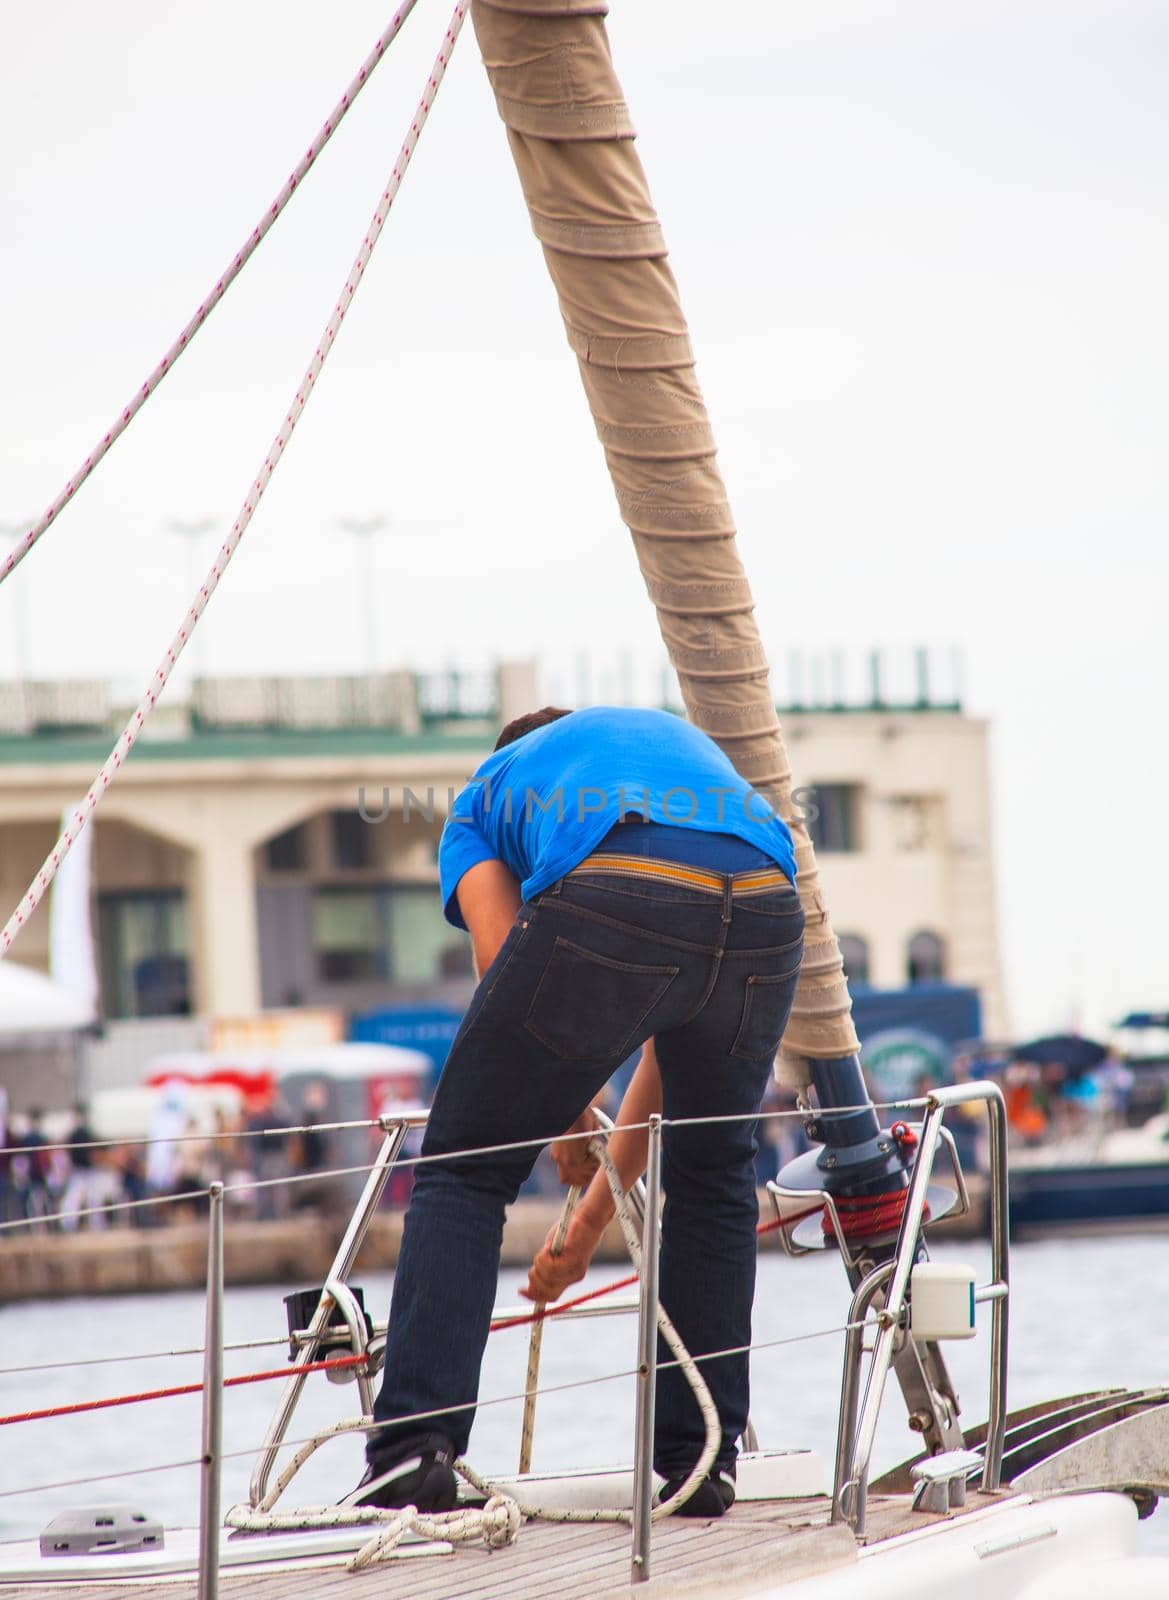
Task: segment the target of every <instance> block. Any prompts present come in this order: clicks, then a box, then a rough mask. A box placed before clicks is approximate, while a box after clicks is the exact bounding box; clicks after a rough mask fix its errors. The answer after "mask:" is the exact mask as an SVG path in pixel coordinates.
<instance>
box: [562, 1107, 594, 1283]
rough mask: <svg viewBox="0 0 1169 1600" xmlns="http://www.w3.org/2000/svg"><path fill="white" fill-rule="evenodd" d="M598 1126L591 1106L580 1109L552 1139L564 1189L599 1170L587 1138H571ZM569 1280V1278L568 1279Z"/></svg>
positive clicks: (584, 1181) (583, 1184)
mask: <svg viewBox="0 0 1169 1600" xmlns="http://www.w3.org/2000/svg"><path fill="white" fill-rule="evenodd" d="M599 1127H600V1123H599V1122H598V1121H597V1117H596V1114H595V1112H594V1111H593V1108H592V1106H589V1108H588V1109H587V1111H582V1112H581V1114H580V1116H579V1117H577V1119H576V1121H575V1122H574V1123H573V1125H572V1127H571V1128H567V1129H565V1132H564V1135H563V1137H562V1138H560V1139H553V1141H552V1144H551V1146H550V1151H551V1155H552V1159H553V1161H554V1162H555V1163H556V1176H557V1177H558V1178H559V1179H560V1181H561V1183H562V1184H564V1186H565V1188H566V1189H569V1188H572V1187H573V1186H574V1185H575V1187H576V1188H578V1189H583V1188H585V1187H586V1186H587V1185H588V1183H589V1181H590V1180H591V1178H592V1177H593V1175H594V1173H596V1172H598V1171H599V1170H600V1162H599V1161H598V1160H597V1158H596V1156H595V1155H593V1154H592V1153H591V1151H590V1150H589V1140H588V1139H582V1138H579V1137H578V1138H573V1137H571V1135H573V1134H577V1135H579V1134H582V1133H595V1132H596V1130H597V1129H598V1128H599ZM570 1281H571V1280H570Z"/></svg>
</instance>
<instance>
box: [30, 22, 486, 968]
mask: <svg viewBox="0 0 1169 1600" xmlns="http://www.w3.org/2000/svg"><path fill="white" fill-rule="evenodd" d="M469 5H470V0H459V4H458V5H456V7H455V11H454V15H453V17H452V18H451V22H450V25H449V26H448V28H447V31H446V34H445V36H444V39H443V43H442V47H441V48H440V50H439V53H438V56H437V58H436V59H435V63H434V67H433V69H432V70H431V74H430V77H429V79H428V80H427V85H426V88H425V89H424V90H423V92H422V99H421V100H420V101H419V104H418V109H417V110H416V111H415V113H414V120H413V122H412V123H411V124H410V128H409V131H408V132H407V134H406V137H405V139H404V140H403V142H402V148H401V150H400V151H399V152H398V159H397V161H396V162H395V163H394V168H393V171H392V172H391V174H390V179H389V182H388V183H387V184H386V187H385V190H384V192H383V194H382V197H381V199H380V200H379V201H378V205H377V210H376V211H375V212H374V215H373V220H372V221H371V223H370V225H369V230H368V232H367V233H366V235H365V238H364V239H363V240H362V243H361V249H360V250H359V251H358V253H357V258H356V260H355V261H354V263H353V266H352V268H351V269H350V272H349V277H348V279H347V280H346V283H345V287H344V288H343V289H342V291H341V297H340V299H339V300H338V301H337V304H336V305H335V306H334V308H333V314H332V316H331V317H330V318H329V321H328V323H327V324H326V326H325V331H324V334H323V335H322V337H321V342H320V344H319V345H318V347H317V350H316V352H315V354H314V355H313V358H312V360H311V361H310V363H309V366H308V370H307V371H306V373H305V375H304V377H303V378H302V380H301V384H300V388H299V389H298V390H297V392H296V397H295V399H294V400H293V403H292V406H291V408H290V410H289V412H288V415H287V416H286V417H285V419H284V423H283V426H282V427H281V429H280V432H279V433H278V434H277V435H276V438H275V440H274V441H273V443H272V445H271V447H270V448H269V451H268V455H267V457H266V459H265V461H264V465H263V467H262V468H261V469H260V472H259V475H258V476H257V478H256V481H255V482H254V483H253V485H252V487H251V490H250V491H249V494H248V498H247V499H246V500H245V501H244V506H243V510H242V511H241V512H240V514H239V516H238V517H237V518H236V520H235V522H234V524H233V525H232V529H231V532H230V533H229V534H228V536H227V538H226V540H225V541H224V543H223V545H222V546H221V547H220V551H219V555H218V556H217V557H216V559H215V561H214V563H213V564H212V567H211V571H210V572H209V573H208V574H207V576H206V578H205V579H204V580H203V583H202V586H201V587H200V589H199V592H198V594H197V595H196V596H195V598H194V600H193V602H192V604H191V609H190V611H189V612H188V613H187V615H186V616H185V617H184V618H183V622H182V625H181V626H180V628H179V631H178V633H177V634H176V635H175V637H174V638H173V639H172V640H171V643H170V646H169V648H168V649H167V652H166V655H165V656H164V658H163V660H162V661H161V662H160V664H159V666H158V667H157V669H156V670H155V674H154V677H153V679H152V680H151V683H150V687H149V688H148V689H147V690H146V693H145V695H143V697H142V699H141V701H140V702H139V704H138V708H137V710H136V711H135V712H134V714H133V716H132V717H131V718H130V721H129V722H128V723H127V724H126V726H125V728H124V729H123V730H122V735H121V738H120V739H119V740H118V742H117V744H116V745H115V746H114V748H113V751H112V752H111V754H110V756H109V759H108V760H107V761H106V763H105V765H104V766H103V767H102V769H101V771H100V772H99V773H98V774H97V777H96V778H95V779H94V781H93V784H92V786H91V787H90V789H89V792H88V793H87V794H86V796H85V798H84V800H82V801H81V803H80V804H79V805H78V807H77V810H76V811H75V812H74V814H73V820H72V822H71V823H70V824H69V826H68V827H67V828H66V829H65V831H64V832H63V833H62V835H61V837H60V838H59V839H58V840H57V842H56V844H55V845H54V846H53V848H52V850H51V851H50V852H49V854H48V855H47V856H46V857H45V860H44V862H43V863H42V865H41V868H40V870H39V871H38V873H37V875H36V877H35V878H34V879H33V881H32V883H31V884H30V885H29V888H28V890H27V891H26V893H25V895H24V897H23V899H22V900H21V902H20V904H19V905H18V906H17V908H16V910H15V911H14V912H13V913H12V915H11V917H9V919H8V921H7V923H6V924H5V926H4V928H3V930H0V958H2V957H3V956H4V955H6V954H7V952H8V951H9V949H11V947H12V943H13V941H14V940H15V938H16V936H17V935H18V934H19V932H20V930H21V929H22V928H23V927H24V925H25V923H26V922H27V920H28V918H29V916H30V915H31V914H32V912H33V911H35V910H36V908H37V906H38V905H39V904H40V901H41V899H42V897H43V895H44V893H45V891H46V890H47V889H48V887H49V884H50V883H51V882H52V881H53V878H54V876H55V875H56V872H57V868H58V867H59V866H60V865H61V862H62V861H63V860H64V859H65V857H66V856H67V855H68V853H69V851H70V850H71V849H72V847H73V843H74V841H75V839H76V838H77V836H78V834H79V833H80V832H81V830H82V828H84V827H85V824H86V823H87V822H88V821H89V819H90V817H91V816H92V815H93V813H94V811H95V810H96V809H97V805H98V802H99V801H100V799H101V797H102V795H104V794H105V792H106V790H107V789H108V788H109V786H110V784H111V783H112V782H113V780H114V777H115V776H116V774H117V772H118V771H119V770H120V768H121V765H122V762H123V761H124V760H125V758H126V757H127V756H128V755H129V753H130V751H131V750H132V749H133V747H134V742H135V740H136V739H137V738H138V735H139V734H140V733H141V731H142V728H143V726H144V724H145V722H146V719H147V717H148V716H149V715H150V713H151V712H152V711H153V710H154V707H155V704H156V702H157V700H158V696H159V695H160V694H161V693H162V690H163V688H164V687H165V686H166V681H167V679H168V678H169V677H170V674H171V671H172V669H173V668H174V665H175V662H176V661H177V660H178V658H179V656H180V655H181V653H182V651H183V647H184V646H185V645H186V643H187V640H188V639H189V638H190V636H191V632H192V630H193V629H194V627H195V624H196V623H197V622H198V620H199V618H200V616H201V615H202V614H203V609H204V607H205V606H206V604H207V602H208V600H209V599H210V598H211V595H212V594H213V593H214V591H215V589H216V587H217V585H218V583H219V580H220V578H221V577H222V576H223V574H224V572H225V571H226V570H227V564H228V562H229V561H230V560H231V558H232V556H233V555H234V554H235V551H236V548H237V547H238V545H239V542H240V540H241V539H242V538H243V536H244V532H245V531H246V529H247V526H248V524H249V523H250V522H251V520H252V516H253V513H254V512H255V509H256V507H257V505H259V503H260V497H261V495H262V494H263V493H264V490H265V489H266V488H267V486H268V483H269V481H270V479H271V477H272V474H273V472H274V471H275V470H276V465H277V463H278V462H279V460H280V457H281V456H282V455H283V454H284V448H285V446H286V444H287V443H288V440H289V439H290V438H291V436H292V430H293V429H294V428H295V427H296V424H297V421H298V419H299V417H300V414H301V412H302V411H303V410H304V406H305V402H306V401H307V399H308V397H309V395H310V394H311V393H312V390H313V385H314V384H315V383H316V381H317V377H318V375H319V374H320V371H321V368H322V366H323V365H324V362H325V357H326V356H327V355H328V353H329V351H330V350H331V349H332V346H333V341H334V340H335V338H336V337H337V331H338V329H339V328H340V326H341V323H342V321H343V320H344V317H345V313H346V311H347V310H348V309H349V303H350V301H351V300H352V298H353V295H354V294H355V292H356V290H357V286H358V284H359V283H360V282H361V278H362V275H363V274H364V272H365V268H366V265H367V263H368V261H369V258H370V255H371V254H372V252H373V247H374V245H375V244H376V242H377V238H378V235H379V234H380V233H381V231H382V227H383V225H384V223H385V220H386V217H387V216H388V215H389V211H390V207H391V206H392V205H393V203H394V197H395V196H396V194H397V192H398V189H399V188H400V186H401V183H402V178H403V177H404V175H405V173H406V169H407V167H408V166H409V165H410V157H411V156H412V155H413V154H414V148H415V146H416V145H417V143H418V138H419V135H420V134H421V132H422V129H423V127H424V126H425V124H426V119H427V116H428V115H429V113H430V108H431V105H432V104H433V103H434V96H435V94H437V92H438V87H439V84H440V83H441V82H442V79H443V74H444V73H445V72H446V66H447V62H448V60H449V59H450V52H451V50H452V49H453V48H454V44H455V40H456V39H457V38H458V35H459V29H460V28H461V27H462V25H463V18H464V17H465V16H466V14H467V8H468V6H469Z"/></svg>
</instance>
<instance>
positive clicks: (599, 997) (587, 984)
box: [524, 938, 679, 1065]
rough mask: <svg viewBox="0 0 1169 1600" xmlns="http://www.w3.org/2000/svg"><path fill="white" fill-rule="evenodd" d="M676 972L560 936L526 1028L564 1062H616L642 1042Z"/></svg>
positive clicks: (533, 999) (526, 1020) (533, 1000)
mask: <svg viewBox="0 0 1169 1600" xmlns="http://www.w3.org/2000/svg"><path fill="white" fill-rule="evenodd" d="M678 972H679V968H678V967H649V966H642V965H640V964H638V963H635V962H632V961H615V960H613V959H612V957H610V956H602V955H598V954H597V952H596V951H595V950H586V949H585V948H584V947H583V946H582V945H578V944H573V943H572V942H571V941H570V940H568V939H561V938H558V939H557V940H556V943H555V945H554V946H553V948H552V954H551V955H550V956H549V957H548V961H547V964H546V966H545V967H544V971H543V972H542V973H541V975H540V981H539V983H538V984H537V985H536V990H535V993H534V994H533V995H532V1003H531V1005H530V1006H529V1007H528V1014H527V1016H526V1017H525V1018H524V1027H525V1028H526V1029H527V1031H528V1032H529V1033H531V1034H534V1035H535V1037H536V1038H537V1039H539V1040H540V1042H541V1044H543V1045H546V1046H547V1048H548V1049H549V1050H551V1051H552V1052H553V1053H554V1054H555V1055H557V1056H559V1057H561V1058H562V1059H563V1060H566V1061H597V1062H604V1061H612V1062H613V1063H614V1065H616V1064H617V1063H618V1062H621V1061H623V1060H624V1059H625V1057H626V1056H627V1055H628V1054H629V1052H630V1050H631V1049H632V1048H633V1046H634V1045H635V1044H638V1043H640V1042H641V1040H640V1038H639V1037H638V1031H639V1029H640V1028H641V1026H642V1024H643V1023H644V1022H645V1019H646V1018H647V1017H648V1016H649V1015H650V1013H651V1012H652V1011H653V1010H654V1009H655V1008H656V1007H657V1005H658V1004H659V1002H660V1001H661V999H662V997H663V996H664V995H665V992H666V990H667V989H668V988H669V987H670V985H671V983H673V981H674V979H675V978H676V977H677V976H678ZM642 1037H644V1035H643V1036H642Z"/></svg>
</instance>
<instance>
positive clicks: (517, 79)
mask: <svg viewBox="0 0 1169 1600" xmlns="http://www.w3.org/2000/svg"><path fill="white" fill-rule="evenodd" d="M607 10H608V7H607V5H605V4H603V3H601V0H473V4H472V7H471V15H472V19H473V21H474V25H475V32H476V34H477V36H478V40H479V47H480V49H481V51H482V53H483V60H484V63H485V65H486V67H487V73H488V77H489V78H490V80H491V85H492V88H493V89H494V91H495V99H496V105H497V107H498V109H499V113H500V116H501V117H502V119H503V121H504V123H505V125H506V127H507V133H508V140H509V142H510V144H511V151H512V155H513V157H514V159H515V163H516V167H517V169H518V171H519V176H520V182H521V184H522V186H523V191H524V198H525V200H526V201H527V204H528V211H529V214H530V217H531V220H532V227H533V230H534V232H535V234H536V237H537V238H538V239H539V240H540V242H541V244H542V246H543V250H544V257H545V260H546V261H547V263H548V270H549V272H550V273H551V275H552V280H553V282H554V284H555V286H556V292H557V294H558V295H559V297H560V309H561V312H562V314H563V317H564V322H565V326H566V328H567V331H568V340H569V344H570V346H571V347H572V349H573V351H574V352H575V354H576V357H577V361H578V364H579V367H580V373H581V378H582V380H583V382H584V387H585V392H586V394H587V396H588V401H589V405H590V407H591V409H592V413H593V419H594V421H595V423H596V428H597V434H598V437H599V438H600V441H601V444H602V446H603V448H604V451H605V459H606V461H607V463H608V466H609V472H610V474H611V476H612V479H613V487H614V489H615V491H616V494H617V503H618V506H619V507H620V510H621V515H622V518H623V519H624V521H625V522H626V524H627V525H628V527H629V531H630V533H631V534H632V536H633V542H634V545H635V547H636V550H637V558H638V561H639V562H640V565H641V570H642V574H643V576H644V578H645V583H646V588H647V589H648V591H649V595H650V599H651V600H652V601H653V604H654V606H655V607H656V609H657V613H658V622H659V625H660V627H661V631H662V638H663V639H664V640H665V643H666V648H667V650H668V651H669V654H670V660H671V662H672V663H673V666H674V670H675V671H676V672H677V675H678V682H679V685H680V686H681V690H682V696H683V699H684V701H685V704H686V709H687V712H688V714H689V717H690V720H691V721H692V722H693V723H694V724H695V725H696V726H697V727H699V728H702V729H703V730H704V731H705V732H706V733H709V734H710V735H711V737H712V738H713V739H715V740H716V742H717V743H718V744H719V745H721V746H722V748H723V749H724V750H725V751H726V753H727V754H728V756H729V757H730V758H731V760H732V761H733V762H734V764H735V766H736V767H737V768H738V770H739V771H740V772H741V773H742V774H743V776H744V777H745V778H747V779H748V780H749V781H750V782H751V783H753V784H754V785H755V786H756V787H757V788H759V789H761V790H763V791H765V792H766V793H768V794H769V795H770V796H771V797H772V798H773V800H774V802H775V803H776V804H777V805H778V808H779V810H780V811H781V812H782V814H783V815H784V816H785V817H786V818H787V820H788V822H789V824H790V826H791V829H792V834H793V838H794V840H795V847H796V861H797V864H798V868H799V891H800V899H801V901H802V903H803V907H804V912H805V915H806V917H807V929H806V935H805V953H804V963H803V967H802V969H801V972H800V981H799V986H798V988H797V990H796V997H795V1003H794V1005H793V1008H792V1015H791V1020H790V1022H789V1024H788V1029H787V1033H786V1035H785V1037H784V1058H785V1071H784V1074H783V1075H784V1077H785V1078H786V1079H787V1080H788V1081H789V1082H793V1083H799V1082H802V1081H804V1073H803V1070H802V1069H801V1067H800V1065H799V1063H800V1062H801V1061H803V1060H804V1059H805V1058H807V1057H817V1058H820V1059H831V1058H833V1057H836V1056H846V1055H849V1054H850V1053H851V1052H853V1051H854V1050H856V1048H857V1040H856V1033H855V1030H854V1028H853V1025H852V1015H851V1007H850V1002H849V997H848V988H847V985H846V983H845V981H844V973H843V970H842V968H841V961H840V952H839V949H838V947H837V942H836V936H835V934H834V933H833V931H832V926H831V923H830V921H829V918H828V910H827V907H826V905H825V903H824V897H823V893H822V891H821V888H820V881H819V875H818V872H817V868H816V859H815V854H814V852H813V849H812V843H811V840H810V839H809V837H808V832H807V828H806V826H805V824H804V822H803V820H802V818H801V817H800V816H798V815H797V814H796V813H795V811H794V810H793V807H792V800H791V787H792V779H791V768H790V765H789V763H788V758H787V752H786V750H785V749H784V744H783V738H782V735H781V732H780V726H779V720H778V718H777V716H776V712H775V702H774V699H773V697H772V694H771V690H770V687H769V684H768V675H767V661H766V657H765V655H764V652H763V646H762V643H761V641H760V638H759V630H758V627H757V625H756V622H755V615H754V600H753V598H752V595H751V589H750V585H749V583H748V581H747V577H746V574H745V573H744V571H743V565H742V562H741V560H740V557H739V550H738V544H737V542H736V539H735V525H734V521H733V519H732V516H731V509H730V506H729V505H728V503H727V496H726V489H725V487H724V485H723V481H722V477H721V474H720V473H719V469H718V464H717V460H716V456H715V444H714V438H713V435H712V433H711V429H710V421H709V418H708V417H707V413H706V405H705V402H704V400H703V397H702V391H701V389H700V388H699V385H698V380H697V377H696V376H695V372H694V364H693V363H694V357H693V353H692V351H691V348H690V339H689V335H688V333H687V329H686V319H685V317H684V316H683V314H682V307H681V304H680V301H679V298H678V289H677V285H676V283H675V281H674V276H673V273H672V272H671V271H670V266H669V263H668V261H667V259H666V249H665V243H664V241H663V239H662V233H661V227H660V224H659V222H658V218H657V214H656V212H655V211H654V207H653V201H652V200H651V198H650V193H649V188H648V185H647V183H646V178H645V173H644V171H643V169H642V165H641V161H640V159H639V158H638V155H637V152H636V150H635V148H634V144H633V139H634V129H633V125H632V122H631V121H630V117H629V112H628V108H627V107H626V104H625V97H624V95H623V94H622V91H621V85H620V83H619V82H618V80H617V77H616V74H615V73H614V71H613V64H612V60H611V57H610V53H609V42H608V36H607V33H606V31H605V24H604V17H605V14H606V12H607Z"/></svg>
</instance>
